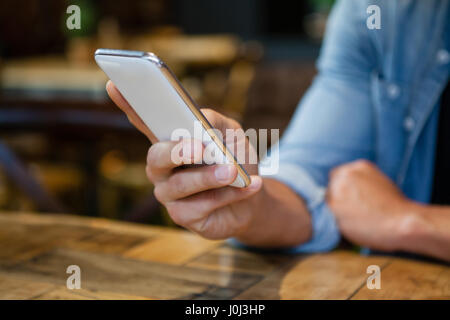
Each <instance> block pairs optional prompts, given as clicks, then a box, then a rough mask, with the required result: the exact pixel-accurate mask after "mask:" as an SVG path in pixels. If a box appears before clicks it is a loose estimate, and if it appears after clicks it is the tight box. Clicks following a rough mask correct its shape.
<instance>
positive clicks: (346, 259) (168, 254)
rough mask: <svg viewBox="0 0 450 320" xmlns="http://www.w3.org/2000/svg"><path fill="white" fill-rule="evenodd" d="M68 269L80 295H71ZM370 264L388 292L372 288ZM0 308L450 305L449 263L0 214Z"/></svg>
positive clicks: (106, 222) (86, 220)
mask: <svg viewBox="0 0 450 320" xmlns="http://www.w3.org/2000/svg"><path fill="white" fill-rule="evenodd" d="M69 265H78V266H79V267H80V269H81V289H72V290H70V289H68V288H67V287H66V281H67V278H68V277H69V274H67V273H66V269H67V267H68V266H69ZM369 265H378V266H379V267H380V269H381V289H372V290H371V289H368V287H367V285H366V282H367V278H368V276H369V274H367V273H366V270H367V267H368V266H369ZM0 299H74V300H76V299H450V267H448V265H445V264H439V263H430V262H424V261H418V260H408V259H400V258H394V257H391V256H363V255H360V254H357V253H354V252H350V251H342V250H337V251H333V252H330V253H326V254H312V255H292V254H291V255H289V254H281V253H273V252H271V253H262V252H253V251H248V250H244V249H241V248H236V247H233V246H231V245H230V244H228V243H227V242H223V241H210V240H205V239H202V238H200V237H198V236H196V235H194V234H192V233H190V232H187V231H182V230H174V229H166V228H161V227H152V226H144V225H137V224H130V223H124V222H118V221H111V220H105V219H98V218H83V217H78V216H69V215H37V214H31V213H30V214H27V213H0Z"/></svg>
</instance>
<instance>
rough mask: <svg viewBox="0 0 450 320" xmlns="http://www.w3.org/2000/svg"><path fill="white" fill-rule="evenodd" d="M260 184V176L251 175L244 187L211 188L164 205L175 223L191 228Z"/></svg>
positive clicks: (243, 196) (248, 194)
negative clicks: (246, 185) (248, 182)
mask: <svg viewBox="0 0 450 320" xmlns="http://www.w3.org/2000/svg"><path fill="white" fill-rule="evenodd" d="M261 186H262V178H261V177H259V176H251V183H250V185H249V186H248V187H246V188H234V187H228V186H227V187H223V188H218V189H211V190H208V191H204V192H201V193H198V194H195V195H193V196H191V197H188V198H185V199H180V200H177V201H172V202H167V203H166V204H165V206H166V207H167V210H168V212H169V215H170V216H171V218H172V219H173V220H174V222H175V223H176V224H179V225H182V226H186V227H190V228H192V225H194V224H195V223H196V222H197V221H201V220H204V219H206V218H207V217H208V216H209V215H210V214H213V213H214V211H215V210H217V209H219V208H222V207H225V206H227V205H230V204H232V203H235V202H238V201H241V200H244V199H247V198H249V197H250V196H252V195H254V194H255V193H256V192H258V191H259V190H260V189H261ZM195 231H200V230H195Z"/></svg>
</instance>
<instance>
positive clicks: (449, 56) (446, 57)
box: [436, 49, 450, 64]
mask: <svg viewBox="0 0 450 320" xmlns="http://www.w3.org/2000/svg"><path fill="white" fill-rule="evenodd" d="M436 59H437V61H438V63H440V64H447V63H449V62H450V53H449V52H448V51H447V50H445V49H440V50H438V52H437V53H436Z"/></svg>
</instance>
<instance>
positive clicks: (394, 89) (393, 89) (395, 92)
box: [387, 84, 400, 99]
mask: <svg viewBox="0 0 450 320" xmlns="http://www.w3.org/2000/svg"><path fill="white" fill-rule="evenodd" d="M387 93H388V95H389V97H391V98H392V99H395V98H397V97H398V96H399V95H400V88H399V86H397V85H396V84H390V85H388V87H387Z"/></svg>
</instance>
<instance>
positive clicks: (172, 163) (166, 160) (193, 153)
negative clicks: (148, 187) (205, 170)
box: [146, 139, 203, 183]
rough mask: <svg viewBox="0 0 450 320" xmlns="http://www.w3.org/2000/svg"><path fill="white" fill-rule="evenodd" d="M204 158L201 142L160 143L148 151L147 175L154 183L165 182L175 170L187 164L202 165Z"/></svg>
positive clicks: (186, 140) (187, 140) (188, 140)
mask: <svg viewBox="0 0 450 320" xmlns="http://www.w3.org/2000/svg"><path fill="white" fill-rule="evenodd" d="M202 158H203V144H202V142H201V141H198V140H192V139H184V140H181V141H164V142H158V143H155V144H154V145H152V146H151V147H150V149H149V150H148V154H147V167H146V173H147V176H148V178H149V179H150V180H151V181H152V182H153V183H156V182H160V181H164V180H165V179H167V177H168V176H169V175H170V174H171V173H172V170H173V169H174V168H176V167H179V166H182V165H187V164H200V163H202Z"/></svg>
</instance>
